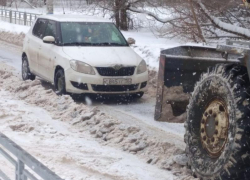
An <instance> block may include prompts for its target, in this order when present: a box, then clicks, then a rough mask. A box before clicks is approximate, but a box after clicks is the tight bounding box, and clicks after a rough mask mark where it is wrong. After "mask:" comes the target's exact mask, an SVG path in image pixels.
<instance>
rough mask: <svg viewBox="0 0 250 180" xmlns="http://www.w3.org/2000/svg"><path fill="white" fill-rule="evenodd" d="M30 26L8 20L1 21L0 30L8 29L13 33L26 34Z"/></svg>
mask: <svg viewBox="0 0 250 180" xmlns="http://www.w3.org/2000/svg"><path fill="white" fill-rule="evenodd" d="M29 29H30V27H28V26H22V25H17V24H10V23H8V22H4V21H0V31H7V32H11V33H17V34H19V33H24V34H26V33H27V32H28V31H29Z"/></svg>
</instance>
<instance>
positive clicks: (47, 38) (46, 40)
mask: <svg viewBox="0 0 250 180" xmlns="http://www.w3.org/2000/svg"><path fill="white" fill-rule="evenodd" d="M55 41H56V40H55V38H54V37H53V36H45V37H44V38H43V42H44V43H49V44H53V43H55Z"/></svg>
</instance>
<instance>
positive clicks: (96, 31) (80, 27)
mask: <svg viewBox="0 0 250 180" xmlns="http://www.w3.org/2000/svg"><path fill="white" fill-rule="evenodd" d="M60 26H61V34H62V41H63V42H62V43H63V45H64V46H65V45H66V46H67V45H72V46H74V45H82V46H127V42H126V40H125V39H124V37H123V35H122V34H121V32H120V31H119V30H118V29H117V28H116V26H115V25H114V24H113V23H91V22H90V23H87V22H62V23H60Z"/></svg>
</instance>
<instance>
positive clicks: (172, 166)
mask: <svg viewBox="0 0 250 180" xmlns="http://www.w3.org/2000/svg"><path fill="white" fill-rule="evenodd" d="M24 11H26V10H24ZM29 11H30V10H29ZM42 11H43V10H42ZM42 11H41V13H43V12H42ZM36 13H37V11H36ZM0 23H1V26H0V40H1V39H2V40H4V41H5V42H6V41H7V42H11V43H12V44H16V45H18V46H15V45H11V44H8V43H5V42H3V41H0V131H1V132H3V133H4V134H6V135H7V136H8V137H10V138H11V139H12V140H14V141H15V142H17V143H18V144H19V145H21V146H22V147H23V148H24V149H25V150H27V151H28V152H29V153H31V154H32V155H34V156H35V157H36V158H38V159H39V160H40V161H42V162H43V163H44V164H46V165H47V166H48V167H49V168H51V169H52V170H53V171H55V172H56V173H57V174H58V175H60V176H61V177H62V178H65V179H72V180H73V179H74V180H78V179H79V180H81V179H90V180H92V179H93V180H96V179H103V180H106V179H107V180H110V179H114V180H120V179H121V180H123V179H124V180H137V179H138V180H147V179H148V180H151V179H153V180H163V179H164V180H172V179H174V180H189V179H193V177H192V176H191V173H190V172H189V170H187V169H186V167H185V166H182V165H180V163H176V162H178V160H176V157H178V156H179V155H182V154H183V153H184V148H185V144H184V142H183V135H184V127H183V124H171V123H162V122H155V121H154V118H153V116H154V106H155V97H152V95H151V94H150V93H147V94H146V95H145V96H144V97H143V98H142V99H141V100H138V101H132V102H129V103H128V102H126V101H116V100H94V99H92V105H91V106H85V105H84V103H85V101H84V98H83V100H79V99H77V100H76V99H75V101H73V100H72V99H71V97H68V96H65V97H64V96H63V97H58V96H57V95H56V94H55V93H54V92H53V87H52V85H50V84H48V83H46V82H44V81H40V80H38V81H35V82H22V81H21V80H20V79H21V78H20V68H21V61H20V57H21V43H22V38H23V37H24V35H23V34H25V33H26V32H28V30H29V27H24V26H19V25H13V24H9V23H5V22H2V21H1V22H0ZM13 34H15V35H14V36H13ZM123 34H124V36H125V37H126V38H128V37H132V38H134V39H135V40H136V45H134V46H132V48H133V49H134V50H135V51H136V52H137V53H138V54H139V55H141V56H142V57H143V58H144V59H145V60H146V61H147V63H148V65H149V67H150V68H152V69H158V61H159V59H158V57H159V54H160V50H161V49H165V48H170V47H174V46H178V45H179V44H180V43H179V42H177V41H174V40H167V39H163V38H158V37H156V36H155V35H154V34H153V33H152V32H151V31H149V30H147V29H141V30H140V31H139V32H137V31H133V32H132V31H129V32H123ZM18 87H20V88H18ZM153 92H154V91H153ZM66 104H70V106H69V107H68V106H65V105H66ZM65 108H66V109H65ZM96 108H97V109H96ZM79 109H80V110H79ZM78 111H79V112H78ZM82 111H83V112H82ZM103 112H105V113H103ZM91 113H92V114H93V113H94V115H93V117H91V118H90V119H88V120H82V119H84V118H85V116H86V114H87V115H89V114H91ZM110 122H112V123H110ZM107 124H109V125H110V124H112V125H110V127H109V125H108V127H106V125H107ZM55 147H56V148H55ZM41 152H43V153H41ZM3 165H4V167H5V168H4V169H3V170H4V171H5V172H11V168H10V165H8V164H6V162H5V161H3V160H2V159H0V167H3Z"/></svg>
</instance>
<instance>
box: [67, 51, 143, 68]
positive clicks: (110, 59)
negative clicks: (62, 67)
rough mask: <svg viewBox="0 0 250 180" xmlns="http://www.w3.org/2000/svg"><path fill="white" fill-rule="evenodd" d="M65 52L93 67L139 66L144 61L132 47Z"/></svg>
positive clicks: (73, 58)
mask: <svg viewBox="0 0 250 180" xmlns="http://www.w3.org/2000/svg"><path fill="white" fill-rule="evenodd" d="M63 52H64V53H65V54H66V55H68V56H69V57H70V58H71V59H72V60H78V61H82V62H84V63H87V64H89V65H91V66H93V67H108V66H114V65H123V66H138V65H139V63H140V62H141V60H142V58H141V57H140V56H139V55H137V54H136V53H135V52H134V51H133V50H132V49H131V48H130V47H63Z"/></svg>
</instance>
